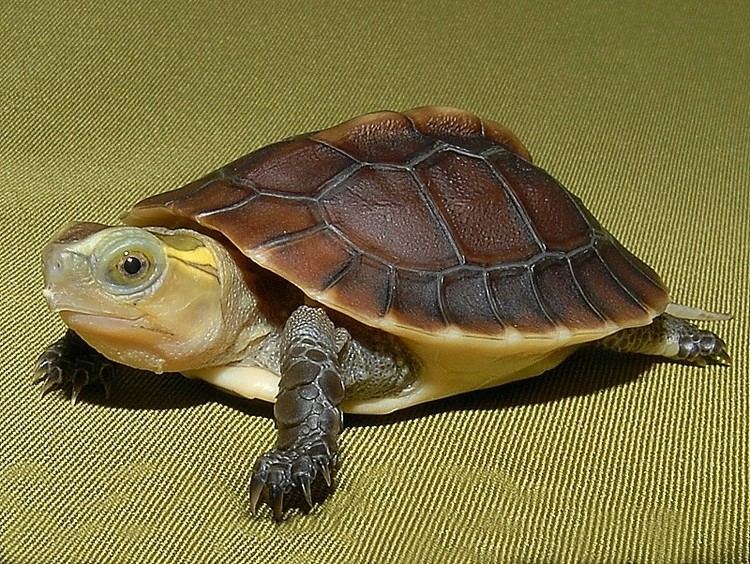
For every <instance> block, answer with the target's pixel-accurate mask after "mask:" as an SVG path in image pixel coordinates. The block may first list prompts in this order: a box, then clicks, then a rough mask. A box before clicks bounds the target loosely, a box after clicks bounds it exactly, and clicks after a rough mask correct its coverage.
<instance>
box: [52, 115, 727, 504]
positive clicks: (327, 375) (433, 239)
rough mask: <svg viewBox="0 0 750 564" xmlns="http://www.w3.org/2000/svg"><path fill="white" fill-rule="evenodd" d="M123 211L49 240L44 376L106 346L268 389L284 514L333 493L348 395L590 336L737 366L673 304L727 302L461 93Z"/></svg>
mask: <svg viewBox="0 0 750 564" xmlns="http://www.w3.org/2000/svg"><path fill="white" fill-rule="evenodd" d="M123 223H124V224H125V225H124V226H116V227H108V226H105V225H100V224H95V223H76V224H72V225H69V226H67V227H66V228H65V229H64V230H63V231H62V232H61V233H59V234H58V235H57V236H56V237H55V238H54V240H53V241H51V242H50V243H49V245H48V246H47V247H46V249H45V251H44V276H45V281H46V288H45V290H44V294H45V296H46V298H47V301H48V302H49V306H50V307H51V309H52V310H53V311H55V312H58V313H59V314H60V315H61V316H62V319H63V321H64V322H65V324H66V325H67V326H68V327H69V330H68V331H67V333H66V334H65V336H64V337H63V338H62V339H60V340H59V341H57V342H56V343H54V344H52V345H50V346H49V347H48V348H47V350H46V351H45V352H44V353H43V354H42V355H41V357H40V359H39V361H38V364H37V378H38V381H41V382H44V384H45V388H46V389H52V388H56V387H61V388H65V389H70V390H71V394H72V398H73V400H74V401H75V398H76V397H77V396H78V394H79V392H80V391H81V389H82V388H83V387H84V386H86V385H87V384H90V383H93V382H102V383H104V384H106V382H107V380H108V377H109V376H111V375H112V374H113V373H116V367H117V364H118V363H119V364H123V365H127V366H131V367H135V368H139V369H143V370H148V371H151V372H155V373H157V374H158V373H162V372H167V371H169V372H182V373H183V374H185V375H186V376H188V377H190V378H201V379H203V380H206V381H208V382H210V383H211V384H213V385H215V386H218V387H219V388H221V389H224V390H226V391H228V392H231V393H234V394H237V395H239V396H243V397H246V398H260V399H262V400H267V401H270V402H275V406H274V415H275V421H276V425H277V428H278V438H277V443H276V447H275V448H273V449H272V450H270V451H268V452H267V453H266V454H264V455H263V456H261V457H260V458H259V459H258V461H257V463H256V464H255V467H254V472H253V477H252V480H251V483H250V488H249V489H250V494H249V495H250V503H251V506H252V508H253V511H254V512H255V510H256V509H257V508H258V507H259V506H260V505H261V503H262V502H265V503H267V504H268V505H269V506H270V507H271V508H272V510H273V514H274V516H275V517H276V518H277V519H281V518H282V516H283V515H284V514H285V510H286V506H292V505H295V503H291V501H292V500H297V505H298V506H299V507H302V508H303V509H304V508H305V507H306V506H307V504H309V506H310V507H312V505H313V503H314V502H315V501H318V500H322V499H323V498H324V497H325V495H327V493H328V492H330V489H331V481H332V478H333V474H334V471H335V469H336V466H337V459H338V446H337V441H338V436H339V433H340V431H341V429H342V412H343V411H346V412H351V413H366V414H381V413H389V412H392V411H394V410H399V409H403V408H406V407H409V406H412V405H415V404H418V403H421V402H426V401H430V400H435V399H438V398H443V397H446V396H451V395H455V394H459V393H462V392H467V391H470V390H477V389H484V388H490V387H493V386H497V385H499V384H503V383H506V382H510V381H513V380H518V379H521V378H528V377H530V376H535V375H537V374H540V373H542V372H544V371H545V370H549V369H550V368H552V367H554V366H557V365H558V364H560V363H561V362H562V361H563V360H564V359H565V358H567V357H568V356H570V355H571V354H572V353H573V352H574V351H576V350H577V349H579V348H580V347H581V346H583V345H587V344H592V343H596V344H598V345H599V346H603V347H606V348H609V349H611V350H615V351H621V352H637V353H646V354H652V355H658V356H662V357H667V358H671V359H679V360H683V361H686V362H690V363H695V364H705V363H706V362H729V356H728V354H727V352H726V347H725V344H724V342H723V341H722V340H721V339H720V338H719V337H718V336H716V335H715V334H714V333H711V332H709V331H705V330H702V329H699V328H698V327H696V326H694V325H692V324H690V323H688V322H687V321H685V319H704V320H705V319H726V318H728V317H729V316H727V315H723V314H715V313H710V312H706V311H703V310H700V309H695V308H690V307H686V306H681V305H677V304H675V303H673V302H671V300H670V296H669V293H668V292H667V290H666V288H665V286H664V284H663V283H662V281H661V280H660V278H659V276H658V275H657V274H656V273H655V272H654V271H653V270H652V269H651V268H649V267H648V266H647V265H646V264H644V263H643V262H642V261H641V260H639V259H638V258H636V257H635V256H633V255H632V254H631V253H630V252H628V251H627V250H626V249H625V248H624V247H623V246H622V245H621V244H620V243H619V242H618V241H617V240H616V239H615V238H614V237H613V236H612V235H611V234H610V233H609V232H607V231H606V230H605V229H604V228H603V227H602V226H601V225H600V223H599V222H598V221H597V220H596V219H595V218H594V217H593V216H592V215H591V213H589V211H588V210H587V209H586V208H585V207H584V206H583V204H582V203H581V201H580V200H579V199H578V198H577V197H576V196H574V195H573V194H571V193H570V192H568V190H566V189H565V188H564V187H563V186H561V185H560V184H559V183H558V182H557V181H556V180H555V179H554V178H552V177H551V176H550V175H549V174H547V173H546V172H545V171H543V170H542V169H540V168H539V167H537V166H535V165H534V164H532V160H531V157H530V156H529V153H528V151H527V150H526V148H525V147H524V146H523V145H522V144H521V142H520V141H519V140H518V138H517V137H516V136H515V135H513V133H511V132H510V131H508V130H507V129H505V128H504V127H502V126H500V125H498V124H496V123H493V122H491V121H487V120H482V119H479V118H478V117H476V116H474V115H472V114H470V113H468V112H465V111H460V110H456V109H451V108H439V107H425V108H418V109H414V110H410V111H406V112H403V113H396V112H379V113H373V114H368V115H365V116H362V117H358V118H356V119H353V120H351V121H347V122H345V123H343V124H341V125H338V126H336V127H333V128H330V129H326V130H323V131H319V132H315V133H309V134H306V135H300V136H297V137H292V138H289V139H287V140H284V141H281V142H279V143H275V144H273V145H270V146H268V147H265V148H262V149H260V150H257V151H255V152H253V153H250V154H249V155H247V156H244V157H242V158H240V159H238V160H236V161H234V162H232V163H230V164H228V165H226V166H224V167H222V168H220V169H219V170H217V171H215V172H213V173H211V174H209V175H207V176H205V177H204V178H201V179H199V180H197V181H195V182H192V183H190V184H188V185H186V186H184V187H182V188H180V189H177V190H174V191H171V192H167V193H163V194H159V195H156V196H153V197H150V198H147V199H145V200H143V201H141V202H139V203H138V204H136V205H135V207H134V208H133V209H132V210H131V211H130V212H129V213H128V214H127V215H125V216H124V218H123ZM321 491H322V492H323V493H322V494H320V492H321ZM285 499H286V500H287V502H286V503H285Z"/></svg>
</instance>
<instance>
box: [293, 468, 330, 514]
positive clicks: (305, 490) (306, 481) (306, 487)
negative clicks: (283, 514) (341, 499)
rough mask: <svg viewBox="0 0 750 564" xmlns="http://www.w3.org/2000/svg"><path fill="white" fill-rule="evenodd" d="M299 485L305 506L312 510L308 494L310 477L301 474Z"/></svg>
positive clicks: (309, 494)
mask: <svg viewBox="0 0 750 564" xmlns="http://www.w3.org/2000/svg"><path fill="white" fill-rule="evenodd" d="M299 484H300V486H301V487H302V493H303V494H304V496H305V501H306V502H307V506H308V507H309V508H310V509H312V507H313V500H312V493H311V492H310V476H309V475H307V474H302V475H301V476H300V478H299ZM329 485H330V484H329Z"/></svg>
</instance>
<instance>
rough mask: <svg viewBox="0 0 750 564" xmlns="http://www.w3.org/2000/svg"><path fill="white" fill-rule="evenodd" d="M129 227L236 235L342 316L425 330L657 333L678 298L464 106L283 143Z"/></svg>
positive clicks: (172, 195) (138, 215) (152, 208)
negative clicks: (654, 325)
mask: <svg viewBox="0 0 750 564" xmlns="http://www.w3.org/2000/svg"><path fill="white" fill-rule="evenodd" d="M124 221H125V222H126V223H130V224H133V225H163V226H165V227H186V226H187V227H196V226H197V227H199V228H202V229H203V230H204V231H208V232H213V233H217V234H221V235H223V237H224V238H225V239H226V240H228V241H229V242H231V243H233V244H234V245H236V246H237V248H238V249H240V250H241V251H242V252H244V254H245V255H247V256H248V257H249V259H250V260H252V261H255V262H256V263H257V264H259V265H260V266H262V267H263V268H265V269H267V270H268V271H271V272H272V273H273V274H274V275H276V276H279V277H282V278H284V279H286V280H288V281H289V282H291V283H292V284H294V285H295V286H297V287H298V288H300V289H301V290H303V291H304V292H306V293H307V294H308V295H309V296H310V297H312V298H313V299H315V300H317V301H318V302H320V303H323V304H325V305H326V306H328V307H329V308H330V309H331V310H338V311H340V312H341V313H343V314H345V315H349V316H351V317H353V318H355V319H356V320H357V321H360V322H362V323H364V324H367V325H372V326H376V327H382V328H383V329H385V330H392V331H396V329H395V328H398V331H402V332H403V331H406V332H407V333H408V332H409V331H413V335H412V336H414V335H420V336H424V335H427V334H431V333H436V332H437V333H439V332H443V331H445V332H447V334H451V335H454V336H455V335H459V334H460V333H461V332H463V333H464V334H467V335H472V336H484V337H487V338H488V339H495V338H499V339H502V338H505V337H506V336H508V338H509V339H515V338H517V336H518V335H519V334H520V335H521V336H544V337H549V336H550V335H556V336H559V335H566V334H569V335H571V339H578V340H579V341H580V339H581V338H582V337H581V336H582V335H585V336H586V337H585V338H595V337H596V335H597V334H601V336H603V335H604V332H605V331H609V332H611V330H612V329H613V328H615V329H616V328H617V327H618V326H619V327H633V326H637V325H644V324H646V323H649V322H650V320H651V319H652V318H653V317H654V316H655V315H658V314H659V313H660V312H662V311H664V308H665V307H666V304H667V303H668V294H667V291H666V289H665V288H664V285H663V284H662V282H661V281H660V280H659V277H658V276H657V275H656V273H654V272H653V270H651V269H650V268H649V267H648V266H647V265H645V264H644V263H643V262H642V261H640V260H639V259H638V258H636V257H635V256H633V255H632V254H631V253H629V252H628V251H627V250H626V249H624V248H623V247H622V246H621V245H620V244H619V243H618V242H617V241H616V240H615V239H614V238H613V237H612V236H611V235H610V234H608V233H607V232H606V230H605V229H604V228H603V227H602V226H601V225H600V224H599V222H598V221H597V220H596V219H595V218H594V217H593V215H592V214H591V213H590V212H589V211H588V210H587V209H586V208H585V207H584V206H583V204H582V203H581V202H580V200H578V198H576V197H575V196H574V195H573V194H571V193H569V192H568V191H567V190H566V189H565V188H564V187H562V186H561V185H560V184H559V183H558V182H557V181H556V180H555V179H553V178H552V177H551V176H550V175H549V174H547V173H546V172H544V171H543V170H542V169H540V168H538V167H536V166H534V165H533V164H531V162H530V157H529V154H528V151H527V150H526V149H525V147H524V146H523V145H522V144H521V142H520V141H519V140H518V138H517V137H516V136H515V135H513V134H512V133H511V132H510V131H508V130H507V129H505V128H504V127H502V126H500V125H498V124H496V123H494V122H491V121H488V120H481V119H480V118H478V117H477V116H475V115H473V114H471V113H469V112H465V111H462V110H456V109H452V108H440V107H424V108H416V109H413V110H408V111H406V112H403V113H398V112H378V113H375V114H368V115H366V116H362V117H359V118H355V119H353V120H350V121H348V122H345V123H343V124H340V125H338V126H335V127H332V128H330V129H327V130H324V131H319V132H315V133H310V134H306V135H300V136H296V137H293V138H290V139H287V140H284V141H281V142H278V143H275V144H273V145H270V146H268V147H264V148H262V149H260V150H258V151H255V152H253V153H250V154H249V155H246V156H244V157H241V158H239V159H237V160H235V161H233V162H231V163H229V164H228V165H226V166H225V167H223V168H221V169H219V170H218V171H216V172H214V173H212V174H210V175H207V176H205V177H203V178H202V179H199V180H197V181H195V182H192V183H190V184H188V185H186V186H185V187H183V188H181V189H178V190H173V191H171V192H168V193H166V194H161V195H157V196H153V197H151V198H147V199H146V200H144V201H142V202H141V203H139V204H137V205H136V206H135V207H134V208H133V211H132V212H131V214H130V215H129V216H128V217H126V218H124ZM566 330H567V333H566ZM597 332H599V333H597ZM399 334H401V333H399ZM410 335H411V334H410ZM590 335H593V336H594V337H590ZM415 338H417V337H415Z"/></svg>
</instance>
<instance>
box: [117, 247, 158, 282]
mask: <svg viewBox="0 0 750 564" xmlns="http://www.w3.org/2000/svg"><path fill="white" fill-rule="evenodd" d="M150 266H151V262H150V261H149V260H148V257H147V256H146V255H144V254H143V253H141V252H138V251H125V252H124V253H123V254H122V257H120V260H119V261H118V263H117V271H118V272H119V273H120V274H121V275H122V277H123V279H126V280H127V279H130V280H136V279H139V278H141V277H143V276H144V275H146V274H148V270H149V268H150Z"/></svg>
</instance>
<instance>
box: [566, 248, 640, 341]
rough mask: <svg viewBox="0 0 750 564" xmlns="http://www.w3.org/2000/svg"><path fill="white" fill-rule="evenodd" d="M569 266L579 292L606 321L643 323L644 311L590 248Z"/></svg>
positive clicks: (624, 323)
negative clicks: (579, 286)
mask: <svg viewBox="0 0 750 564" xmlns="http://www.w3.org/2000/svg"><path fill="white" fill-rule="evenodd" d="M571 264H572V267H573V272H574V273H575V276H576V280H577V281H578V283H579V284H580V285H581V289H582V290H583V291H584V292H585V294H586V295H587V296H588V298H589V300H590V301H591V303H592V305H593V306H594V307H596V309H597V310H598V311H599V312H601V313H602V314H603V315H604V316H605V317H606V318H607V319H609V320H610V321H613V322H614V323H619V324H621V325H623V326H627V325H628V324H630V323H633V321H636V320H641V323H644V322H646V319H647V318H648V312H647V310H646V309H645V308H644V307H643V306H641V305H640V304H639V303H638V302H637V301H635V300H633V298H632V296H631V295H630V294H629V293H628V291H627V290H626V289H625V288H623V286H622V285H621V284H620V283H619V282H618V281H617V280H616V279H615V278H614V277H613V276H612V273H611V272H610V271H609V269H608V268H607V265H606V264H604V262H602V260H601V258H600V257H599V255H598V254H597V253H596V251H595V250H594V249H593V248H592V249H590V250H588V251H586V252H584V253H580V254H579V255H577V256H575V257H574V258H573V259H572V260H571Z"/></svg>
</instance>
